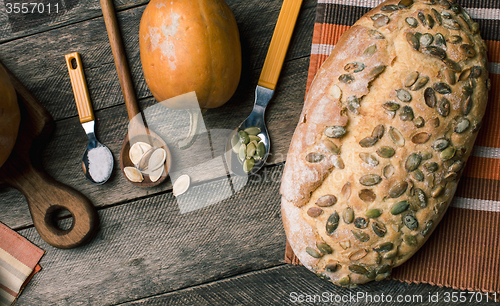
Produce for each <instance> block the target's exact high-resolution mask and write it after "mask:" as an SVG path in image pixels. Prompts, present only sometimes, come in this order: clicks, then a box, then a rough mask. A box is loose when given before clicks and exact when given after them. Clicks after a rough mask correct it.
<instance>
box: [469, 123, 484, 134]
mask: <svg viewBox="0 0 500 306" xmlns="http://www.w3.org/2000/svg"><path fill="white" fill-rule="evenodd" d="M482 126H483V121H476V122H474V124H472V129H471V132H472V133H473V134H475V133H477V132H479V130H480V129H481V127H482Z"/></svg>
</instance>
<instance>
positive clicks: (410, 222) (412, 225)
mask: <svg viewBox="0 0 500 306" xmlns="http://www.w3.org/2000/svg"><path fill="white" fill-rule="evenodd" d="M403 223H404V225H405V226H406V227H407V228H408V229H409V230H410V231H414V230H416V229H417V228H418V220H417V218H415V217H414V216H412V215H406V216H404V217H403Z"/></svg>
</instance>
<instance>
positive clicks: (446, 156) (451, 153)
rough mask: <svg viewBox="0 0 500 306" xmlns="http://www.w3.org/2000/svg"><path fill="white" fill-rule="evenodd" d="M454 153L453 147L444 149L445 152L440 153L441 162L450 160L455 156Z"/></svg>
mask: <svg viewBox="0 0 500 306" xmlns="http://www.w3.org/2000/svg"><path fill="white" fill-rule="evenodd" d="M456 152H457V151H456V149H455V148H454V147H448V148H446V149H445V150H443V151H442V152H441V155H440V157H441V159H442V160H448V159H452V158H453V156H455V153H456Z"/></svg>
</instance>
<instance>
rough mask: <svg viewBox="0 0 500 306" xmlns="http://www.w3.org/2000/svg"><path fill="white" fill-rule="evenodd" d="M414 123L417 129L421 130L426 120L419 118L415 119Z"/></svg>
mask: <svg viewBox="0 0 500 306" xmlns="http://www.w3.org/2000/svg"><path fill="white" fill-rule="evenodd" d="M413 123H414V124H415V126H416V127H417V128H421V127H424V126H425V120H424V118H423V117H422V116H418V117H417V118H415V119H413Z"/></svg>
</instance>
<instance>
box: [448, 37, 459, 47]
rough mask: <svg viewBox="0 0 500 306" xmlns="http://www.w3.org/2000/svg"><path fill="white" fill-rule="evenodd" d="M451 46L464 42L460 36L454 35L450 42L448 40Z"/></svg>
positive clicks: (449, 39) (449, 38)
mask: <svg viewBox="0 0 500 306" xmlns="http://www.w3.org/2000/svg"><path fill="white" fill-rule="evenodd" d="M447 41H448V42H449V43H450V44H454V45H455V44H459V43H461V42H462V37H460V36H458V35H452V36H450V37H448V40H447Z"/></svg>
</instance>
